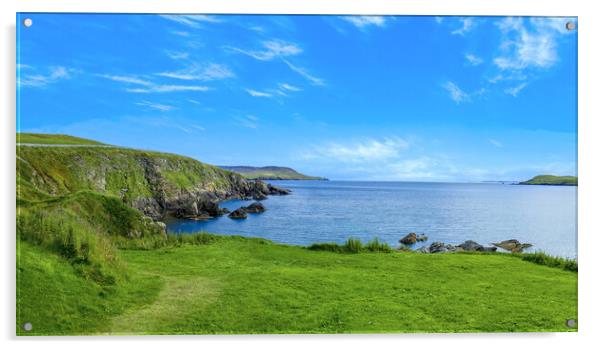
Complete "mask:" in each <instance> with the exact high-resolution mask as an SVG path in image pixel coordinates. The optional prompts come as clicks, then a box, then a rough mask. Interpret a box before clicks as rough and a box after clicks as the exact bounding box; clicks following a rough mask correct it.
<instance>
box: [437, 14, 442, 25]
mask: <svg viewBox="0 0 602 349" xmlns="http://www.w3.org/2000/svg"><path fill="white" fill-rule="evenodd" d="M435 22H437V24H441V23H443V17H441V16H435Z"/></svg>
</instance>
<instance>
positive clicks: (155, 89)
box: [97, 74, 210, 93]
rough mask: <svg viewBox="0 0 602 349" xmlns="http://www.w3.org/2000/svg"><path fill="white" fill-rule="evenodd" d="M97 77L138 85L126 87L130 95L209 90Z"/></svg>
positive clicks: (131, 77) (128, 77)
mask: <svg viewBox="0 0 602 349" xmlns="http://www.w3.org/2000/svg"><path fill="white" fill-rule="evenodd" d="M97 76H98V77H101V78H104V79H109V80H112V81H116V82H120V83H124V84H126V85H129V86H131V85H138V86H139V87H126V88H125V91H126V92H131V93H166V92H181V91H201V92H204V91H209V90H210V88H209V87H207V86H195V85H170V84H156V83H154V82H152V81H149V80H145V79H142V78H139V77H137V76H127V75H107V74H98V75H97Z"/></svg>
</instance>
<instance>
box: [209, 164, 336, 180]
mask: <svg viewBox="0 0 602 349" xmlns="http://www.w3.org/2000/svg"><path fill="white" fill-rule="evenodd" d="M220 167H221V168H223V169H226V170H229V171H234V172H236V173H240V174H241V175H243V176H244V177H245V178H248V179H264V180H270V179H271V180H278V179H304V180H323V179H325V178H323V177H315V176H307V175H304V174H302V173H299V172H297V171H295V170H293V169H292V168H289V167H280V166H264V167H253V166H220Z"/></svg>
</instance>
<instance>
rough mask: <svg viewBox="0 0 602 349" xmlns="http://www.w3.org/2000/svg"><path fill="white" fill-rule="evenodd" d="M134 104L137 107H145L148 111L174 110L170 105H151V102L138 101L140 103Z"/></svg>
mask: <svg viewBox="0 0 602 349" xmlns="http://www.w3.org/2000/svg"><path fill="white" fill-rule="evenodd" d="M135 104H136V105H139V106H143V107H147V108H150V109H155V110H159V111H170V110H173V109H175V107H174V106H171V105H166V104H160V103H153V102H149V101H140V102H136V103H135Z"/></svg>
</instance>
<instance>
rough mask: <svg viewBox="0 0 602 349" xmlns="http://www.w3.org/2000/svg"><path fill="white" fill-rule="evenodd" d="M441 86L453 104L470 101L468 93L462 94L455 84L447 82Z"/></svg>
mask: <svg viewBox="0 0 602 349" xmlns="http://www.w3.org/2000/svg"><path fill="white" fill-rule="evenodd" d="M442 86H443V88H444V89H445V90H446V91H447V92H448V93H449V96H450V97H451V99H452V100H453V101H454V102H456V104H460V103H463V102H468V101H470V96H469V95H468V93H466V92H464V91H463V90H462V89H461V88H460V87H458V85H456V84H455V83H453V82H451V81H448V82H446V83H444V84H443V85H442Z"/></svg>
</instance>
